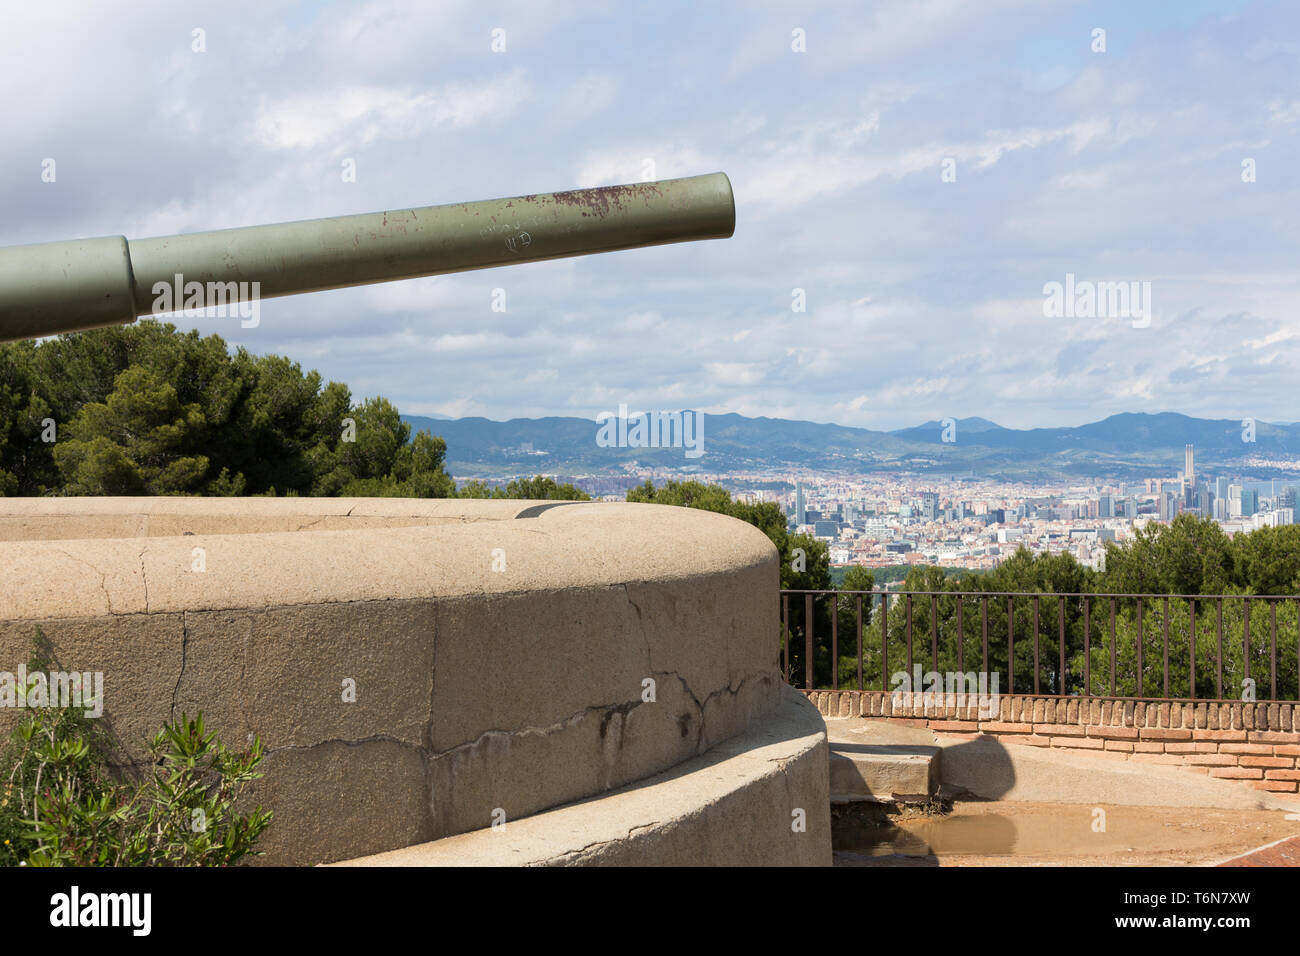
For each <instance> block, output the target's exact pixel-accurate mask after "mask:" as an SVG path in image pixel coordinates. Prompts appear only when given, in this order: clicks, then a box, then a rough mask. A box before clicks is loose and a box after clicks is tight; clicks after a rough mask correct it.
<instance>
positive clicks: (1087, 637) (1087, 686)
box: [1083, 597, 1092, 697]
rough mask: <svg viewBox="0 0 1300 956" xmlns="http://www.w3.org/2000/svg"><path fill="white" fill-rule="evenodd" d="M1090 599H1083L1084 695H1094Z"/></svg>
mask: <svg viewBox="0 0 1300 956" xmlns="http://www.w3.org/2000/svg"><path fill="white" fill-rule="evenodd" d="M1090 603H1091V602H1089V600H1088V599H1087V598H1086V597H1085V598H1084V599H1083V696H1084V697H1089V696H1091V695H1092V621H1091V620H1090V619H1089V614H1088V612H1089V610H1090V608H1089V606H1088V605H1089V604H1090Z"/></svg>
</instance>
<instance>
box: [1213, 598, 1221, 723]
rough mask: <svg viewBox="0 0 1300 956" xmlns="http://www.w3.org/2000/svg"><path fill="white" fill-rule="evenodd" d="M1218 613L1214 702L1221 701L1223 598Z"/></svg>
mask: <svg viewBox="0 0 1300 956" xmlns="http://www.w3.org/2000/svg"><path fill="white" fill-rule="evenodd" d="M1218 604H1219V609H1218V610H1219V613H1218V615H1217V618H1218V620H1217V623H1216V625H1215V629H1216V630H1217V631H1218V633H1219V673H1218V677H1217V679H1216V682H1215V685H1214V686H1215V691H1214V697H1215V699H1216V700H1223V598H1219V601H1218Z"/></svg>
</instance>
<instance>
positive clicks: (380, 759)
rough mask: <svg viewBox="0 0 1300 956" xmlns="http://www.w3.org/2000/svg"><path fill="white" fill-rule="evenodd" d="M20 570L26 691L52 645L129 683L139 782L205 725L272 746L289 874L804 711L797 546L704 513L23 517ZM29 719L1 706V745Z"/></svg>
mask: <svg viewBox="0 0 1300 956" xmlns="http://www.w3.org/2000/svg"><path fill="white" fill-rule="evenodd" d="M200 567H201V570H200ZM0 569H3V571H4V575H5V578H6V581H5V587H4V589H3V593H2V594H0V670H14V669H16V667H17V665H18V664H20V663H22V662H25V661H26V659H27V657H28V656H29V651H30V643H31V638H32V635H33V630H34V627H35V625H37V624H39V625H40V626H41V628H42V629H43V631H44V633H45V635H46V636H47V637H48V638H49V639H50V640H51V641H52V643H53V645H54V647H55V650H56V655H57V658H58V660H59V662H60V664H61V666H62V668H63V669H66V670H73V669H75V670H81V671H103V672H104V675H105V676H104V681H105V699H106V713H105V719H106V720H107V721H108V722H109V724H110V727H111V729H112V731H113V732H114V734H115V735H116V736H117V737H118V739H119V740H120V742H121V744H122V746H123V748H124V751H125V753H126V755H127V759H128V760H129V761H139V760H140V759H141V757H142V754H143V741H144V740H145V739H146V737H148V736H151V735H152V734H153V733H154V732H156V730H157V729H158V728H159V727H160V726H161V724H162V723H163V722H164V721H166V720H168V719H171V718H174V717H179V716H180V715H181V713H182V712H188V713H191V714H193V713H194V712H196V711H198V710H202V711H203V712H204V714H205V715H206V717H207V719H208V721H209V724H210V726H211V727H212V728H213V729H215V730H217V731H218V732H219V734H220V735H221V736H222V739H223V740H225V741H226V742H228V743H231V744H235V743H239V742H241V741H243V740H245V739H247V738H248V737H249V736H250V735H252V734H254V733H256V734H259V735H260V736H261V738H262V740H263V742H264V744H265V745H266V747H267V750H268V757H267V759H266V761H265V763H264V769H265V771H266V776H265V778H264V779H263V780H262V781H260V782H259V785H258V787H257V799H259V800H261V801H262V802H263V803H264V804H266V805H267V806H269V807H270V808H271V809H272V810H273V811H274V812H275V822H274V823H273V825H272V826H271V828H270V829H269V830H268V832H267V835H266V837H265V838H264V841H263V848H264V849H265V850H266V851H267V852H268V855H267V857H266V858H265V859H266V861H267V862H276V863H315V862H325V861H329V860H338V859H346V858H350V857H357V856H362V855H365V854H371V853H376V852H380V851H384V850H391V849H395V848H399V847H405V846H410V845H412V844H417V843H423V842H426V841H430V840H435V839H438V838H441V837H444V836H447V835H450V834H456V833H461V832H464V831H468V830H474V829H478V828H482V827H485V826H488V825H489V824H490V823H492V821H493V819H494V813H495V814H496V815H497V818H500V817H501V816H502V815H504V818H505V819H508V820H515V819H518V818H520V817H524V816H528V815H530V814H534V813H537V812H538V811H541V810H545V809H547V808H550V807H555V806H558V805H560V804H563V803H567V802H570V801H574V800H579V799H582V798H584V797H590V796H592V795H595V794H600V793H602V792H606V791H608V790H611V789H614V788H618V787H621V786H623V785H625V784H628V783H631V782H634V781H638V780H641V779H643V778H646V777H649V776H651V775H654V774H656V773H658V772H660V771H663V770H666V769H668V768H670V767H674V766H676V765H678V764H680V763H682V762H683V761H685V760H688V759H689V758H692V757H695V756H697V755H699V754H702V753H704V752H706V751H708V750H709V749H710V748H712V747H713V746H715V745H716V744H718V743H720V742H721V741H724V740H726V739H728V738H731V737H734V736H736V735H738V734H740V733H742V732H744V731H745V730H746V729H747V728H749V727H750V726H751V725H754V724H756V722H758V721H760V720H761V719H763V718H764V717H765V716H766V715H768V714H770V713H771V712H772V711H773V709H774V708H775V706H776V704H777V701H778V699H779V696H780V687H781V682H780V679H779V674H778V671H777V666H776V664H777V662H776V637H777V634H776V629H775V627H774V625H773V623H772V622H774V621H776V620H777V619H778V617H777V579H778V571H777V556H776V551H775V549H774V548H773V547H772V545H771V544H770V542H769V541H768V540H767V538H766V537H765V536H764V535H762V534H761V533H760V532H759V531H757V530H756V529H754V528H753V527H751V526H749V525H747V524H744V523H743V522H739V521H736V520H734V519H731V518H727V517H723V516H720V515H716V514H711V513H708V512H702V511H695V510H688V509H683V508H672V507H661V506H654V505H630V504H622V503H618V504H611V503H540V504H539V503H531V502H503V501H481V502H476V501H459V500H457V501H418V500H408V499H303V498H282V499H247V498H246V499H193V498H147V499H132V498H117V499H114V498H101V499H7V500H6V499H0ZM6 662H9V663H6ZM647 681H653V685H651V684H648V683H647ZM345 685H348V686H355V701H354V702H349V701H346V700H345V699H344V698H345ZM651 688H652V689H653V697H654V699H653V701H651V700H649V699H648V698H649V697H650V696H651V694H650V690H651ZM17 717H18V713H17V712H15V711H12V710H3V709H0V730H7V729H8V727H9V726H11V725H12V723H13V722H14V721H15V720H16V719H17ZM828 854H829V849H827V855H828ZM774 862H780V861H774Z"/></svg>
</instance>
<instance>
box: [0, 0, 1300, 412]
mask: <svg viewBox="0 0 1300 956" xmlns="http://www.w3.org/2000/svg"><path fill="white" fill-rule="evenodd" d="M4 19H5V23H4V29H3V32H0V78H3V89H4V90H5V91H6V96H5V97H4V105H3V107H0V119H2V120H3V127H4V135H3V137H0V208H2V209H3V215H2V216H0V244H10V243H24V242H40V241H46V240H54V239H62V238H72V237H80V236H92V235H115V234H123V235H126V236H127V237H128V238H144V237H147V236H154V235H163V234H169V233H174V232H191V231H202V230H206V229H216V228H226V227H231V226H242V225H252V224H256V223H260V222H276V221H285V220H295V219H309V218H315V217H321V216H333V215H342V214H348V213H361V212H373V211H376V210H381V209H396V208H404V207H407V206H424V205H434V204H437V203H443V202H453V201H463V200H472V199H487V198H494V197H499V196H511V195H516V194H521V193H531V192H549V191H553V190H557V189H569V188H574V187H583V186H597V185H609V184H614V183H623V182H635V181H638V180H640V179H642V178H643V171H644V170H645V169H646V164H645V161H646V160H647V159H648V160H652V161H653V165H654V172H655V174H656V176H657V177H658V178H672V177H677V176H689V175H695V174H698V173H706V172H713V171H715V170H722V171H725V172H726V173H728V174H729V175H730V177H731V180H732V183H733V186H734V190H735V195H736V201H737V227H736V235H735V237H734V238H733V239H730V240H725V241H717V242H709V243H703V244H691V245H678V246H666V247H659V248H654V249H646V250H637V251H630V252H624V253H616V254H612V255H607V256H600V257H592V258H586V259H575V260H564V261H558V262H546V263H538V264H533V265H526V266H519V267H514V268H510V269H498V270H489V271H482V272H476V273H471V274H467V275H461V276H445V277H438V278H432V279H423V280H414V281H409V282H400V283H390V284H386V285H381V286H374V287H369V288H360V289H349V290H340V291H334V292H325V293H317V294H313V295H307V296H298V297H292V298H286V299H276V300H270V301H267V302H264V303H262V306H261V309H262V313H261V324H260V325H259V326H258V327H257V328H255V329H241V328H240V327H239V323H238V320H237V319H214V320H200V321H199V323H198V327H199V328H201V329H203V330H204V331H205V332H207V331H213V332H217V333H219V334H221V335H222V336H223V337H224V338H226V340H227V341H228V342H230V343H231V344H232V345H243V346H245V347H247V348H249V349H250V350H252V351H254V352H280V353H284V354H287V355H289V356H291V357H293V358H294V359H296V360H298V361H300V362H301V363H302V364H303V365H304V366H305V367H312V368H317V369H319V370H320V371H321V372H322V374H324V375H325V376H327V377H328V378H333V379H337V380H340V381H344V382H347V383H348V384H349V385H350V386H351V387H352V389H353V393H354V394H355V395H357V396H363V395H374V394H383V395H385V396H387V397H389V398H391V399H392V400H393V401H395V402H396V403H397V404H398V406H399V407H400V408H401V409H402V410H403V411H405V412H408V413H411V414H440V415H448V416H453V417H459V416H463V415H484V416H487V417H490V418H496V419H505V418H512V417H536V416H541V415H577V416H583V417H594V416H595V415H596V414H597V413H598V412H600V411H602V410H606V409H609V410H612V409H615V408H617V406H618V404H619V403H626V404H628V405H629V406H631V407H633V408H641V409H660V408H662V409H668V408H692V409H699V410H703V411H706V412H727V411H731V412H739V413H742V414H746V415H769V416H776V417H785V418H801V419H809V420H813V421H821V422H827V421H833V422H838V423H842V424H848V425H860V426H864V427H870V428H898V427H904V426H907V425H913V424H917V423H920V422H922V421H925V420H927V419H936V418H945V417H954V418H961V417H966V416H971V415H980V416H984V417H987V418H990V419H993V420H995V421H997V422H1000V423H1002V424H1004V425H1008V426H1012V427H1032V426H1047V425H1071V424H1079V423H1083V422H1086V421H1093V420H1096V419H1098V418H1101V417H1104V416H1105V415H1108V414H1111V413H1114V412H1120V411H1152V412H1155V411H1177V412H1183V413H1186V414H1192V415H1200V416H1205V417H1222V418H1241V417H1244V416H1252V417H1256V418H1259V419H1263V420H1272V421H1288V422H1289V421H1294V420H1297V419H1300V408H1298V407H1297V402H1296V382H1297V372H1298V370H1300V323H1298V321H1297V315H1298V314H1300V310H1298V308H1297V307H1298V306H1300V271H1297V258H1298V257H1300V203H1297V199H1300V148H1298V145H1297V132H1298V131H1300V69H1297V56H1298V55H1300V5H1297V4H1294V3H1288V2H1280V3H1268V2H1232V0H1219V2H1202V0H1169V2H1157V0H1148V2H1142V3H1133V2H1131V0H1120V2H1094V3H1069V2H1063V0H1043V2H1034V0H970V2H961V0H885V2H874V3H865V2H842V3H841V2H815V0H810V2H802V3H775V2H772V3H765V2H755V0H744V2H740V0H737V2H716V3H668V2H663V3H642V2H635V3H634V2H627V3H622V4H615V3H599V2H588V0H578V2H534V3H524V2H509V3H495V2H484V0H450V2H432V0H410V2H405V0H374V2H355V3H354V2H344V0H338V2H333V3H325V2H308V0H304V2H288V0H256V2H248V0H220V2H187V3H184V4H178V3H176V2H174V0H132V2H130V3H129V4H128V3H123V4H116V3H104V2H94V3H90V2H87V3H68V2H60V0H43V2H41V3H24V4H16V3H14V4H7V5H6V7H5V11H4ZM497 29H500V30H503V31H504V34H498V37H500V36H504V40H505V50H504V51H503V52H494V51H493V49H492V45H493V31H494V30H497ZM196 30H202V31H203V32H202V34H198V36H200V37H201V38H202V44H201V45H202V46H204V47H205V50H204V51H203V52H195V50H194V47H195V46H196V45H198V44H196V40H195V37H196V34H195V31H196ZM1098 30H1104V31H1105V33H1104V36H1102V35H1100V34H1098V33H1097V32H1096V31H1098ZM795 31H802V34H798V33H796V32H795ZM799 36H802V37H803V38H804V39H803V42H802V45H803V46H804V50H803V51H797V50H796V49H794V48H795V47H797V46H800V45H801V44H800V43H799V42H798V39H797V38H798V37H799ZM1102 41H1104V51H1102V50H1099V49H1097V48H1098V47H1100V46H1102V45H1103V42H1102ZM498 45H500V44H498ZM47 159H54V160H55V163H56V166H55V168H56V171H57V174H56V179H55V181H54V182H43V181H42V169H43V163H44V161H45V160H47ZM346 160H353V161H355V167H356V181H355V182H345V181H344V177H343V175H342V174H341V170H342V167H343V164H344V162H345V161H346ZM1248 160H1249V161H1252V162H1247V161H1248ZM1251 170H1253V177H1252V176H1251V174H1250V172H1251ZM945 174H946V175H945ZM1251 178H1253V179H1254V181H1253V182H1251V181H1246V180H1248V179H1251ZM1067 274H1072V275H1073V276H1074V277H1075V281H1076V282H1084V283H1086V282H1113V281H1124V282H1137V283H1143V282H1149V283H1150V286H1149V288H1150V305H1151V315H1150V317H1149V318H1148V319H1143V318H1141V317H1140V316H1139V317H1129V316H1109V315H1094V316H1090V317H1081V316H1079V315H1068V316H1047V315H1045V314H1044V313H1045V309H1044V300H1045V296H1044V286H1045V285H1047V284H1048V283H1051V282H1054V281H1055V282H1061V283H1064V282H1065V279H1066V275H1067ZM498 287H499V288H503V289H505V290H506V293H507V300H506V301H507V311H506V312H505V313H500V312H494V311H492V309H491V303H492V290H493V289H494V288H498ZM1138 288H1139V289H1141V288H1142V287H1141V286H1138ZM795 289H803V290H804V293H805V295H806V311H804V312H796V311H793V309H792V304H793V302H794V296H793V290H795ZM178 324H180V325H182V326H185V327H188V326H190V325H193V324H194V320H185V319H179V320H178Z"/></svg>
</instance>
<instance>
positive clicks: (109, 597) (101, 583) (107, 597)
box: [54, 548, 148, 614]
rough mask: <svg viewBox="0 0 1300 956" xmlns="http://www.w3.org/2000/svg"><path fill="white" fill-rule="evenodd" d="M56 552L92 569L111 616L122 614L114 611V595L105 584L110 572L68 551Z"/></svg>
mask: <svg viewBox="0 0 1300 956" xmlns="http://www.w3.org/2000/svg"><path fill="white" fill-rule="evenodd" d="M54 550H55V551H57V552H58V553H59V554H61V555H63V556H64V557H65V558H70V559H71V560H73V561H76V562H77V563H78V564H84V565H85V566H86V567H88V568H90V570H91V571H93V572H95V574H97V575H99V589H100V590H101V591H103V592H104V602H105V603H106V604H107V605H108V613H109V614H120V613H122V612H120V611H115V610H113V595H112V594H110V593H109V591H108V587H107V585H106V584H105V582H106V581H107V580H108V572H106V571H101V570H99V568H97V567H95V566H94V565H93V564H91V563H90V562H89V561H87V560H86V559H85V558H79V557H77V556H76V555H75V554H71V553H69V552H67V551H64V550H63V549H62V548H55V549H54ZM147 608H148V605H146V610H147Z"/></svg>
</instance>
